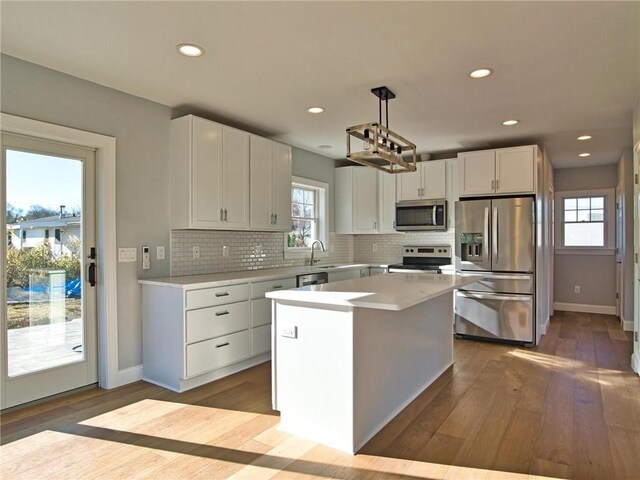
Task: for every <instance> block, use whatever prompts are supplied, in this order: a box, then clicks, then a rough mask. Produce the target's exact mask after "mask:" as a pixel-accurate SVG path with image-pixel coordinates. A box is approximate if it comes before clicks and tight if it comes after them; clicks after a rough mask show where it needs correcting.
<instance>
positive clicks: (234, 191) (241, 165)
mask: <svg viewBox="0 0 640 480" xmlns="http://www.w3.org/2000/svg"><path fill="white" fill-rule="evenodd" d="M222 178H223V180H222V188H221V190H222V198H223V200H222V206H223V208H224V212H223V213H224V220H223V225H224V227H225V228H232V229H234V228H240V229H242V228H247V227H248V226H249V134H248V133H246V132H243V131H241V130H236V129H235V128H231V127H226V126H223V127H222Z"/></svg>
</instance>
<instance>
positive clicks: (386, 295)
mask: <svg viewBox="0 0 640 480" xmlns="http://www.w3.org/2000/svg"><path fill="white" fill-rule="evenodd" d="M478 278H480V276H475V275H465V276H460V275H426V274H420V273H417V274H416V273H391V274H388V275H376V276H373V277H365V278H356V279H352V280H342V281H340V282H331V283H325V284H323V285H309V286H307V287H301V288H296V289H293V290H282V291H276V292H268V293H267V294H266V297H268V298H272V299H274V300H283V301H287V302H295V303H301V304H308V305H309V306H312V305H316V306H317V307H319V308H322V307H321V306H322V305H327V306H332V305H333V306H343V307H359V308H375V309H379V310H404V309H405V308H409V307H412V306H414V305H417V304H419V303H422V302H425V301H428V300H431V299H432V298H436V297H438V296H440V295H443V294H445V293H448V292H452V291H453V290H455V289H457V288H460V287H462V286H464V285H468V284H470V283H473V282H475V281H477V280H478Z"/></svg>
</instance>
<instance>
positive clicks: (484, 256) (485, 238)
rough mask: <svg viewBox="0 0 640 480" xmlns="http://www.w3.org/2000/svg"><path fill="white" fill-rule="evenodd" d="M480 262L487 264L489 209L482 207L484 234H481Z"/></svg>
mask: <svg viewBox="0 0 640 480" xmlns="http://www.w3.org/2000/svg"><path fill="white" fill-rule="evenodd" d="M482 235H483V238H482V262H483V263H488V262H489V249H488V248H487V246H488V245H489V207H484V232H482Z"/></svg>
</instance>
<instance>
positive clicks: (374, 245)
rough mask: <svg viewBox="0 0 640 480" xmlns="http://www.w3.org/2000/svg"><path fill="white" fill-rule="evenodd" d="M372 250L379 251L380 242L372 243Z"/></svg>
mask: <svg viewBox="0 0 640 480" xmlns="http://www.w3.org/2000/svg"><path fill="white" fill-rule="evenodd" d="M371 251H372V252H377V251H378V244H377V243H372V244H371Z"/></svg>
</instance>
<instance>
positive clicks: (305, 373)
mask: <svg viewBox="0 0 640 480" xmlns="http://www.w3.org/2000/svg"><path fill="white" fill-rule="evenodd" d="M401 276H402V277H401ZM392 277H396V279H395V280H396V282H395V283H396V284H397V283H398V282H400V283H404V284H406V283H407V282H409V283H410V284H411V286H412V287H413V288H414V290H415V291H414V293H416V294H421V295H422V296H421V300H422V301H419V303H415V299H414V301H410V302H409V303H415V304H413V305H410V306H404V305H401V304H399V303H396V304H392V303H391V302H389V294H382V295H381V294H376V293H372V292H375V291H376V289H378V291H385V288H386V289H388V288H389V286H390V285H391V282H392V281H393V279H392ZM420 277H422V278H420ZM425 277H431V278H430V279H427V278H425ZM412 279H413V280H412ZM434 282H435V283H434ZM341 284H342V285H341ZM457 285H459V282H458V280H457V279H456V277H455V276H453V277H452V276H448V275H446V276H445V275H418V276H416V275H403V274H394V275H384V276H378V277H369V278H365V279H358V280H348V281H345V282H337V283H335V284H328V285H326V286H315V287H312V288H310V289H308V290H306V291H299V290H300V289H298V290H291V291H287V292H278V293H277V294H276V293H275V292H274V293H273V294H269V296H271V297H272V298H274V302H273V309H274V312H273V313H274V315H273V319H274V320H273V345H272V347H273V365H272V368H273V407H274V409H275V410H279V411H280V415H281V416H280V419H281V420H280V428H281V429H282V430H284V431H286V432H289V433H292V434H295V435H299V436H302V437H306V438H308V439H311V440H313V441H316V442H318V443H322V444H324V445H327V446H330V447H332V448H335V449H338V450H341V451H344V452H348V453H356V452H357V451H358V450H359V449H360V448H362V447H363V446H364V445H365V443H366V442H367V441H369V440H370V439H371V438H372V437H373V436H374V435H375V434H376V433H377V432H378V431H379V430H380V429H381V428H382V427H384V426H385V425H386V424H387V423H388V422H389V421H390V420H391V419H392V418H394V417H395V416H396V415H397V414H398V413H399V412H400V411H401V410H402V409H404V408H405V407H406V406H407V405H408V404H409V403H410V402H411V401H412V400H413V399H414V398H416V397H417V396H418V395H419V394H420V393H421V392H422V391H423V390H424V389H425V388H427V387H428V386H429V385H430V384H431V383H432V382H433V381H434V380H436V379H437V378H438V377H439V376H440V375H441V374H442V373H443V372H444V371H445V370H446V369H447V368H449V367H450V366H451V365H452V363H453V294H452V293H451V291H452V290H453V289H454V288H456V286H457ZM394 286H395V285H394ZM405 286H406V285H405ZM323 287H324V288H323ZM356 287H357V288H356ZM329 289H330V291H327V290H329ZM367 290H368V291H367ZM427 290H428V292H427ZM409 293H411V292H408V293H407V292H406V291H405V292H404V297H405V298H403V299H402V301H406V300H407V298H408V295H409ZM305 294H306V295H307V296H306V297H305ZM309 295H311V296H314V298H313V301H309V298H310V297H308V296H309ZM336 296H337V297H339V300H338V301H331V299H332V298H335V297H336ZM325 300H326V301H327V302H328V303H322V301H325ZM377 300H380V302H379V303H378V304H377V308H375V307H374V305H375V304H376V301H377ZM402 301H401V302H400V303H402ZM405 303H406V302H405ZM359 304H367V305H371V307H374V308H371V307H358V306H354V305H359Z"/></svg>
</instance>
